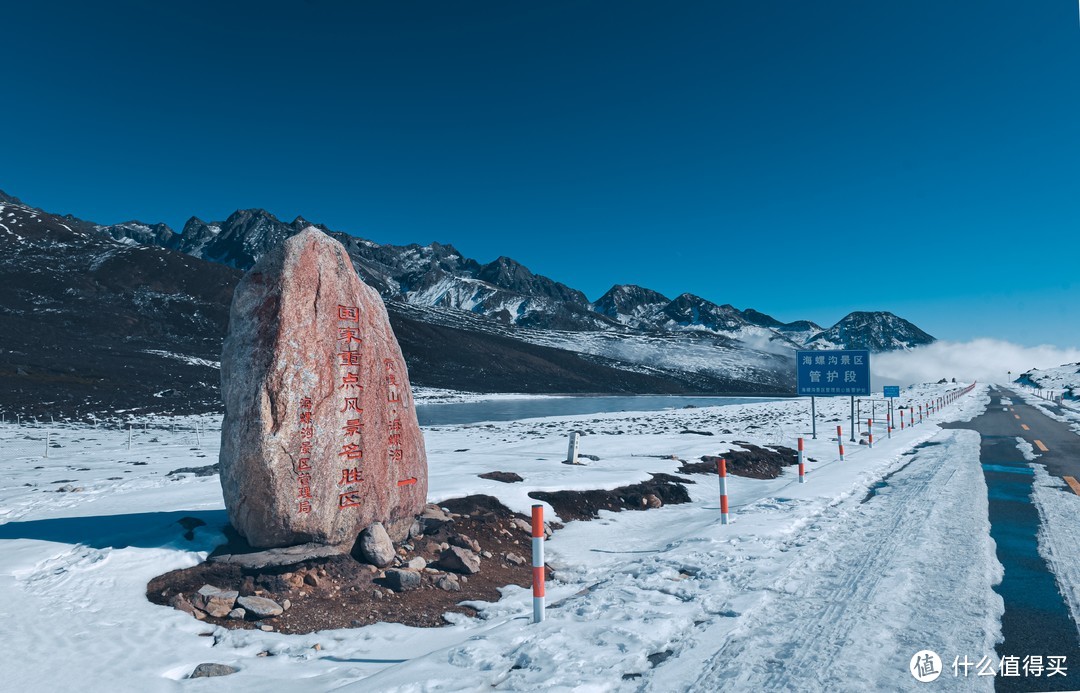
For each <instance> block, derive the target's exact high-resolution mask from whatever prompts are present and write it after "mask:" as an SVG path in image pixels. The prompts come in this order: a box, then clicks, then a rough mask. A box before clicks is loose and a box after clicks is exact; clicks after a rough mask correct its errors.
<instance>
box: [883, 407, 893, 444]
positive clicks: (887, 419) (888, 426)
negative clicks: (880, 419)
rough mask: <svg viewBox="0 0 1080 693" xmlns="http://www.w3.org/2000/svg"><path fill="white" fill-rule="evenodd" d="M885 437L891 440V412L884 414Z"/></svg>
mask: <svg viewBox="0 0 1080 693" xmlns="http://www.w3.org/2000/svg"><path fill="white" fill-rule="evenodd" d="M885 436H886V437H887V438H888V439H889V440H892V412H891V411H890V412H885Z"/></svg>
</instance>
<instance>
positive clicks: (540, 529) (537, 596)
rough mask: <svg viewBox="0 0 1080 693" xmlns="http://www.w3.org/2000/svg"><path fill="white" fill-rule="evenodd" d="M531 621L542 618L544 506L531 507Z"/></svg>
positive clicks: (537, 621)
mask: <svg viewBox="0 0 1080 693" xmlns="http://www.w3.org/2000/svg"><path fill="white" fill-rule="evenodd" d="M532 573H533V623H540V622H541V621H543V620H544V506H542V505H534V506H533V507H532Z"/></svg>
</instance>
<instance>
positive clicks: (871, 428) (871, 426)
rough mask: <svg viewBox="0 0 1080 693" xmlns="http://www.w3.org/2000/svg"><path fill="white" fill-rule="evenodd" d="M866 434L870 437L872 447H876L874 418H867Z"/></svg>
mask: <svg viewBox="0 0 1080 693" xmlns="http://www.w3.org/2000/svg"><path fill="white" fill-rule="evenodd" d="M866 436H867V438H869V439H870V449H871V450H873V449H874V420H873V419H867V420H866Z"/></svg>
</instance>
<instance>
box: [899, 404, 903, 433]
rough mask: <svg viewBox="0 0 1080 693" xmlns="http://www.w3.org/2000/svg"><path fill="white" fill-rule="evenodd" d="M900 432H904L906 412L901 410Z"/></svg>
mask: <svg viewBox="0 0 1080 693" xmlns="http://www.w3.org/2000/svg"><path fill="white" fill-rule="evenodd" d="M899 411H900V430H901V431H902V430H904V410H903V409H900V410H899Z"/></svg>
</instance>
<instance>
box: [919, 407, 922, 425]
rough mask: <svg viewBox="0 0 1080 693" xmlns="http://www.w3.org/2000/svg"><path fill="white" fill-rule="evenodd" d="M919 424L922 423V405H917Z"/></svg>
mask: <svg viewBox="0 0 1080 693" xmlns="http://www.w3.org/2000/svg"><path fill="white" fill-rule="evenodd" d="M919 423H922V405H921V404H920V405H919Z"/></svg>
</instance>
